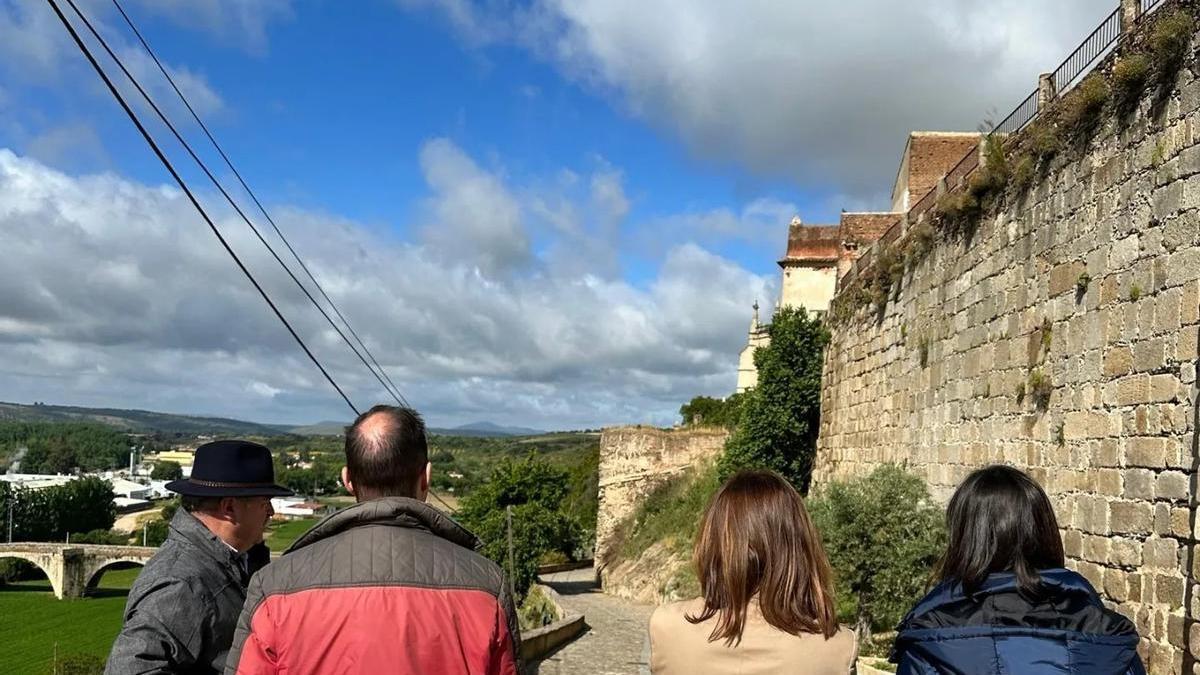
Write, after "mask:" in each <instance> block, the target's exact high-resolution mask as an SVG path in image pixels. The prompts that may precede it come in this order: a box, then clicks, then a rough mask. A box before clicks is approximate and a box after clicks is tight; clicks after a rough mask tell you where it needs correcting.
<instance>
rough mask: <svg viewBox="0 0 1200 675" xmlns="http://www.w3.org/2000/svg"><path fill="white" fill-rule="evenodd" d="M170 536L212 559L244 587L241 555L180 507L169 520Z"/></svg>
mask: <svg viewBox="0 0 1200 675" xmlns="http://www.w3.org/2000/svg"><path fill="white" fill-rule="evenodd" d="M170 535H171V536H173V537H174V538H176V539H179V540H182V541H183V542H184V543H186V544H188V545H190V546H192V547H193V548H196V549H198V550H199V551H200V552H201V553H203V554H204V555H206V556H208V557H209V558H212V559H213V560H214V561H215V562H216V563H217V564H218V565H219V566H220V567H221V569H223V570H225V572H226V573H227V574H229V576H230V577H231V578H233V579H234V580H235V581H237V582H238V583H240V584H241V585H242V586H245V585H246V579H245V578H244V577H243V575H244V572H245V568H244V567H242V565H241V555H242V554H239V553H238V552H237V551H235V550H233V548H231V547H230V546H229V545H228V544H226V543H225V542H224V541H223V540H222V539H221V538H220V537H218V536H217V535H216V534H214V533H213V531H212V530H210V529H208V528H207V527H205V526H204V523H202V522H200V521H199V519H197V518H196V517H195V516H193V515H192V514H190V513H188V512H187V511H185V510H183V508H182V507H181V508H179V509H178V510H177V511H176V512H175V517H173V518H171V526H170Z"/></svg>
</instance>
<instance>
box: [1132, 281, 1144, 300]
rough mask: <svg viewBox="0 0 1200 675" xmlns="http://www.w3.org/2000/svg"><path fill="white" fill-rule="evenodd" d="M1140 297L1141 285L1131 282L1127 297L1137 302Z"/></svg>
mask: <svg viewBox="0 0 1200 675" xmlns="http://www.w3.org/2000/svg"><path fill="white" fill-rule="evenodd" d="M1141 297H1142V287H1141V286H1139V285H1137V284H1133V285H1132V286H1130V287H1129V299H1130V300H1132V301H1134V302H1137V301H1138V299H1139V298H1141Z"/></svg>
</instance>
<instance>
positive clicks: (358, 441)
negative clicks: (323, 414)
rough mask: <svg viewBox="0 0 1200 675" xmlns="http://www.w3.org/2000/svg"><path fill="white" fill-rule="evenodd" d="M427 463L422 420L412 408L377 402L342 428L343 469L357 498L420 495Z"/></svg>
mask: <svg viewBox="0 0 1200 675" xmlns="http://www.w3.org/2000/svg"><path fill="white" fill-rule="evenodd" d="M428 463H429V448H428V445H427V444H426V440H425V422H424V421H422V420H421V416H420V415H419V414H417V411H415V410H413V409H412V408H402V407H397V406H389V405H377V406H375V407H374V408H371V409H370V410H368V411H367V412H365V413H363V414H361V415H359V416H358V419H356V420H354V424H351V425H350V426H349V427H348V428H347V429H346V472H347V473H348V474H349V479H350V482H351V483H352V484H353V486H354V494H355V496H357V497H358V499H359V501H364V500H367V499H375V498H376V497H414V498H415V497H420V496H421V495H420V491H421V478H422V476H424V475H425V466H426V465H427V464H428Z"/></svg>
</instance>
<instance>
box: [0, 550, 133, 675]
mask: <svg viewBox="0 0 1200 675" xmlns="http://www.w3.org/2000/svg"><path fill="white" fill-rule="evenodd" d="M141 569H142V568H140V567H137V568H134V569H127V570H110V571H108V572H106V573H105V574H104V576H103V577H102V578H101V580H100V583H99V586H98V588H97V589H96V592H95V595H94V596H92V597H87V598H84V599H82V600H59V599H57V598H55V597H54V593H53V592H52V591H51V590H50V581H49V580H47V579H45V578H43V579H40V580H36V581H22V582H17V583H13V584H10V585H7V586H0V635H3V636H4V649H0V673H12V674H13V675H25V674H26V673H28V674H29V675H42V674H43V673H51V672H53V667H54V657H55V651H56V650H57V653H58V657H59V658H60V659H62V658H64V657H68V656H73V655H93V656H97V657H99V658H101V659H103V658H106V657H107V656H108V650H109V648H110V647H111V646H112V642H113V640H114V639H115V638H116V637H117V633H119V632H120V631H121V613H122V611H123V610H124V609H125V595H126V594H127V593H128V591H129V587H130V585H132V584H133V580H134V579H135V578H137V575H138V572H140V571H141Z"/></svg>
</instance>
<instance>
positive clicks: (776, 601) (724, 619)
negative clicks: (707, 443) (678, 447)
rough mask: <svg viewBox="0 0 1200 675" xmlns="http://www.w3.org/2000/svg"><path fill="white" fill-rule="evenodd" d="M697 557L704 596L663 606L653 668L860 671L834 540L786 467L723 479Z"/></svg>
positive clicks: (654, 620)
mask: <svg viewBox="0 0 1200 675" xmlns="http://www.w3.org/2000/svg"><path fill="white" fill-rule="evenodd" d="M694 562H695V565H696V573H697V576H698V577H699V580H700V588H701V590H702V592H703V597H701V598H697V599H696V600H692V601H689V602H678V603H673V604H669V605H663V606H661V607H659V608H658V609H656V610H655V611H654V614H653V616H651V617H650V670H651V672H653V673H662V674H664V675H672V674H674V673H681V674H682V673H686V674H688V675H694V674H704V673H744V674H745V675H754V674H756V673H805V674H809V675H846V673H852V672H854V662H855V656H856V646H855V639H854V634H853V632H851V631H849V630H843V629H841V628H840V627H839V626H838V623H837V616H836V611H835V601H834V595H833V573H832V571H831V570H830V567H829V560H828V559H827V558H826V556H825V549H824V548H822V546H821V539H820V537H819V536H818V535H817V531H816V529H815V528H814V527H813V524H812V521H811V520H810V519H809V517H808V512H807V511H806V510H805V509H804V501H803V500H802V499H801V498H800V495H799V494H798V493H797V492H796V490H795V488H793V487H792V486H791V484H789V483H788V482H787V481H786V480H784V479H783V478H781V477H780V476H779V475H777V474H774V473H771V472H767V471H743V472H741V473H739V474H737V475H736V476H734V477H733V478H730V479H729V480H728V481H727V482H726V483H725V484H724V485H723V486H721V489H720V490H718V491H717V494H716V495H715V496H714V497H713V498H712V501H710V502H709V504H708V507H707V508H706V509H705V511H704V519H703V521H702V522H701V525H700V533H699V534H698V536H697V537H696V549H695V557H694Z"/></svg>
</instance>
